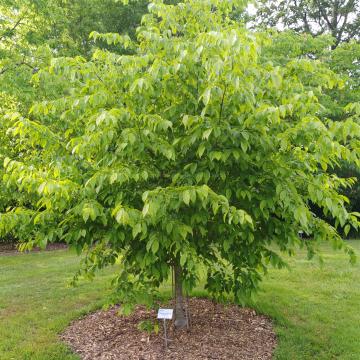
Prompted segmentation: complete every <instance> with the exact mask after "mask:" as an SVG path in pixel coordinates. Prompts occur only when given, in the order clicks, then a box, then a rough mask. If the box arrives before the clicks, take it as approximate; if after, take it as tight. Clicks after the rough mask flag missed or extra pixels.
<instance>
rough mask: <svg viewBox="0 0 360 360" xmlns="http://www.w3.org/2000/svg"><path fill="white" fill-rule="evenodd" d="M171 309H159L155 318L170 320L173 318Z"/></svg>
mask: <svg viewBox="0 0 360 360" xmlns="http://www.w3.org/2000/svg"><path fill="white" fill-rule="evenodd" d="M173 312H174V310H173V309H159V311H158V314H157V318H158V319H166V320H171V319H172V318H173Z"/></svg>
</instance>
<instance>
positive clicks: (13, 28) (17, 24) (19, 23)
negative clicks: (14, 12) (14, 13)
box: [0, 17, 24, 41]
mask: <svg viewBox="0 0 360 360" xmlns="http://www.w3.org/2000/svg"><path fill="white" fill-rule="evenodd" d="M23 19H24V17H22V18H20V19H19V20H18V21H17V22H16V23H15V25H14V26H13V27H12V28H11V29H10V30H8V31H6V30H5V32H4V34H3V35H1V37H0V41H2V40H3V39H4V38H5V37H6V34H8V33H9V32H10V33H11V32H13V31H14V30H15V29H16V28H17V27H18V26H19V25H21V21H22V20H23Z"/></svg>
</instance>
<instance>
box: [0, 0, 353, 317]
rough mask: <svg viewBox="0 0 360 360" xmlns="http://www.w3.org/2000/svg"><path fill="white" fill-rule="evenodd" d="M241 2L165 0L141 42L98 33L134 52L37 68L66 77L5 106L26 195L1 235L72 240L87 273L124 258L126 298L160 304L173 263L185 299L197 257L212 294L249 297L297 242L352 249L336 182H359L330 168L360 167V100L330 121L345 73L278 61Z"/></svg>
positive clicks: (15, 174)
mask: <svg viewBox="0 0 360 360" xmlns="http://www.w3.org/2000/svg"><path fill="white" fill-rule="evenodd" d="M234 6H240V7H242V6H243V5H242V4H241V2H239V1H235V0H233V1H226V2H224V1H220V0H211V1H205V0H186V1H185V2H183V3H179V4H177V5H165V4H164V3H163V2H162V1H159V0H157V1H154V2H152V3H151V4H150V5H149V14H147V15H145V16H144V17H143V19H142V25H141V26H140V27H139V28H138V30H137V37H136V40H132V39H131V38H130V37H129V36H126V35H119V34H116V33H107V34H100V33H98V32H93V33H92V34H91V38H92V39H94V41H106V42H107V43H108V44H112V45H113V46H117V47H118V49H120V50H124V51H125V52H126V53H125V54H124V53H123V54H121V53H122V52H123V51H120V50H119V51H116V52H113V51H109V50H107V49H101V48H98V49H97V50H96V51H95V52H94V54H93V56H92V58H91V59H90V60H88V59H86V58H85V57H81V56H77V57H62V58H57V59H53V60H52V62H51V66H50V67H49V68H47V69H42V70H40V71H39V72H38V73H37V74H36V76H35V80H36V81H37V82H38V84H39V86H46V84H53V83H54V82H56V81H58V79H59V78H60V79H61V81H62V87H61V91H58V92H57V93H55V94H53V96H52V97H49V98H46V99H45V100H44V101H39V102H35V103H34V104H33V106H32V107H31V109H30V112H29V113H28V114H20V113H18V112H17V113H16V112H15V113H9V114H8V115H7V116H6V124H7V127H8V129H7V134H8V142H11V144H12V149H13V151H15V153H16V157H15V158H14V157H11V156H8V157H7V158H5V160H4V169H5V170H4V171H5V174H4V176H3V183H4V185H6V187H7V189H8V190H9V191H12V192H13V193H16V194H19V196H22V201H21V203H20V204H16V206H13V207H9V208H8V209H7V210H6V211H5V212H3V213H2V214H1V215H0V235H3V234H6V233H13V234H14V235H15V236H17V237H18V238H19V239H22V241H23V242H24V244H23V247H25V248H26V247H31V246H32V245H34V244H40V245H42V246H45V245H46V243H47V242H51V241H55V240H57V239H61V240H65V241H66V242H67V243H69V244H70V245H71V246H73V247H75V248H76V249H77V250H78V251H79V252H85V253H86V257H85V259H84V262H83V268H82V272H83V273H85V274H88V275H89V276H92V275H93V274H94V272H95V271H96V269H99V268H102V267H104V266H107V265H110V264H114V263H115V262H116V261H119V262H121V269H120V270H119V273H118V274H117V278H116V281H115V286H116V287H117V290H118V296H119V299H120V300H121V301H123V302H124V303H126V304H129V306H130V307H131V305H132V304H134V303H137V302H142V303H149V302H151V301H152V300H153V298H152V297H151V296H150V294H153V293H154V291H155V290H156V289H157V288H158V287H159V286H160V285H161V284H162V283H163V282H164V281H166V280H167V279H168V278H169V275H170V272H171V269H172V268H173V269H174V272H175V278H176V280H177V291H178V292H177V295H178V297H177V300H178V302H179V304H180V305H181V296H182V285H183V286H184V287H185V289H191V288H193V287H194V286H195V285H196V284H197V282H198V281H199V271H200V269H202V270H204V269H205V270H206V273H207V276H206V288H207V289H208V291H209V292H210V293H211V294H213V295H214V296H216V297H221V296H223V295H224V294H229V293H230V294H232V295H233V296H234V299H235V300H236V301H237V302H241V301H242V300H243V299H244V297H246V296H248V295H249V294H250V293H251V291H252V290H254V289H256V288H257V286H258V283H259V281H260V280H261V275H262V274H263V273H264V272H266V270H267V267H268V266H269V264H271V265H272V266H276V267H282V266H285V262H284V260H283V259H282V256H281V254H282V253H284V252H285V253H288V254H290V255H291V254H293V253H294V251H295V250H296V248H297V247H299V246H300V247H302V246H305V247H306V248H307V249H308V253H309V256H313V255H314V254H315V253H316V251H317V245H318V243H319V242H320V241H324V240H327V241H330V242H331V243H332V244H333V245H334V246H335V247H336V248H344V249H345V251H347V252H348V253H349V254H350V255H351V256H352V258H353V253H352V250H351V248H349V247H348V246H346V244H345V243H344V242H343V240H342V239H341V237H340V236H339V234H338V232H337V230H338V229H344V231H345V233H347V232H348V231H349V230H350V227H351V226H352V227H354V228H358V225H359V222H358V217H359V216H360V214H359V213H355V212H354V213H349V212H348V211H347V210H346V207H345V204H346V202H347V201H348V199H347V198H346V197H345V196H343V195H341V194H340V193H339V191H340V189H342V188H344V187H348V186H350V185H352V184H353V181H354V180H353V179H352V178H349V179H347V178H340V177H338V176H337V175H335V174H332V173H329V172H328V169H330V168H333V167H335V166H336V165H338V164H339V162H340V161H347V162H348V163H351V164H354V165H356V166H358V165H359V154H360V152H359V146H360V142H359V137H360V126H359V124H358V122H357V121H358V117H359V113H360V108H359V106H358V105H356V104H355V105H349V106H348V108H347V112H348V117H347V119H346V121H343V122H335V121H332V120H331V119H328V118H326V117H322V118H320V115H319V114H321V113H322V109H323V108H322V105H321V103H320V102H319V98H320V96H321V95H322V94H323V93H324V92H325V91H326V90H327V89H331V88H336V87H341V86H343V82H342V80H341V78H340V77H338V76H337V75H336V74H335V73H333V72H332V71H331V70H329V68H328V67H327V66H326V65H324V64H322V63H321V62H320V61H319V60H312V59H308V58H302V59H293V60H292V61H287V62H286V63H284V64H283V66H278V65H276V64H274V62H273V61H270V60H269V58H268V56H267V54H266V49H268V48H269V46H271V43H272V41H273V40H272V38H271V36H269V35H267V34H261V33H255V32H250V31H248V30H246V29H245V27H244V26H242V25H241V24H239V23H238V22H236V21H235V20H233V16H232V12H233V7H234ZM54 97H56V98H54ZM313 204H315V205H316V206H317V207H318V208H319V209H321V211H322V212H323V213H325V214H326V215H327V216H328V217H329V218H330V219H333V220H334V223H335V227H334V226H332V225H331V224H330V223H328V222H327V221H326V220H324V219H321V218H319V217H317V216H316V215H315V214H314V213H313V212H312V211H311V206H312V205H313ZM299 231H303V232H304V233H305V234H306V235H307V236H311V237H312V240H311V241H309V240H307V239H306V238H305V237H304V238H300V237H299V236H298V232H299ZM180 308H181V306H180V307H177V310H178V311H177V315H176V316H177V319H178V320H181V317H182V314H181V311H180ZM124 309H125V311H126V310H127V309H128V308H126V307H124Z"/></svg>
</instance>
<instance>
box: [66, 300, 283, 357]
mask: <svg viewBox="0 0 360 360" xmlns="http://www.w3.org/2000/svg"><path fill="white" fill-rule="evenodd" d="M190 309H191V328H190V331H187V330H174V328H173V325H170V324H169V326H170V329H168V332H169V337H170V338H171V339H172V341H171V342H170V343H169V346H168V349H166V348H165V345H164V340H163V339H162V337H163V330H162V324H161V323H160V324H159V325H160V332H159V334H157V335H156V334H151V335H149V334H148V333H147V332H145V331H141V330H139V329H138V327H137V326H138V324H139V322H140V321H143V320H147V319H156V312H155V311H153V310H151V311H150V310H146V309H145V308H144V307H140V306H139V307H138V308H137V309H136V311H135V312H134V313H133V314H132V315H130V316H127V317H122V316H119V315H118V314H117V311H118V308H116V307H114V308H112V309H110V310H107V311H103V310H100V311H97V312H95V313H92V314H89V315H87V316H85V317H84V318H82V319H80V320H76V321H74V322H73V323H72V324H71V325H70V326H69V327H68V328H67V329H66V330H65V332H64V333H63V334H62V335H61V338H62V340H63V341H65V342H66V343H67V344H68V345H69V346H70V347H71V349H72V350H73V351H74V352H76V353H77V354H78V355H79V356H80V357H81V359H83V360H115V359H116V360H122V359H124V360H125V359H126V360H135V359H136V360H155V359H157V360H160V359H161V360H168V359H171V360H205V359H209V360H210V359H219V360H220V359H221V360H227V359H236V360H242V359H248V360H250V359H252V360H255V359H257V360H260V359H261V360H265V359H271V358H272V353H273V350H274V348H275V346H276V337H275V334H274V332H273V329H272V323H271V320H270V319H269V318H268V317H266V316H263V315H258V314H256V313H255V311H254V310H252V309H249V308H240V307H238V306H235V305H230V306H223V305H220V304H214V303H213V302H211V301H210V300H207V299H199V298H192V299H190Z"/></svg>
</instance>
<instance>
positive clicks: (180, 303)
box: [174, 264, 187, 329]
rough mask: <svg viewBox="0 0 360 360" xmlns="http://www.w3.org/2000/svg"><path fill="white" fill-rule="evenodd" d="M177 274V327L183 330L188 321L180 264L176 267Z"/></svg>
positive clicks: (175, 272)
mask: <svg viewBox="0 0 360 360" xmlns="http://www.w3.org/2000/svg"><path fill="white" fill-rule="evenodd" d="M174 274H175V327H176V328H177V329H183V328H184V327H186V325H187V319H186V316H185V312H184V299H183V287H182V269H181V266H180V265H179V264H176V265H175V266H174Z"/></svg>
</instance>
